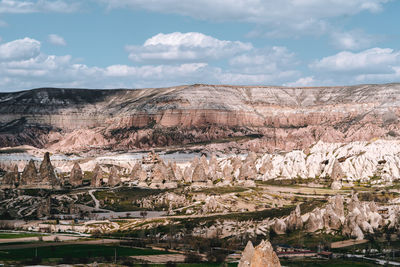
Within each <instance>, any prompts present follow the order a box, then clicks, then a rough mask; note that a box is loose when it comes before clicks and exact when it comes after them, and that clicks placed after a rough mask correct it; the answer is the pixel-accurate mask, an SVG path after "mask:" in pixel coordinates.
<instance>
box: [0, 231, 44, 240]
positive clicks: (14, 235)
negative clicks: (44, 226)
mask: <svg viewBox="0 0 400 267" xmlns="http://www.w3.org/2000/svg"><path fill="white" fill-rule="evenodd" d="M34 236H41V234H38V233H12V232H0V239H10V238H24V237H34Z"/></svg>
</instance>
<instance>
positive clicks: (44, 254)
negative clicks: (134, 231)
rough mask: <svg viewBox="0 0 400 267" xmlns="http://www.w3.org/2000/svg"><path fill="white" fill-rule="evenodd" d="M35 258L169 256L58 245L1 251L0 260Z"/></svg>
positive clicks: (155, 253)
mask: <svg viewBox="0 0 400 267" xmlns="http://www.w3.org/2000/svg"><path fill="white" fill-rule="evenodd" d="M35 250H37V256H38V257H40V258H42V259H49V258H64V257H66V256H68V257H70V258H73V259H74V258H93V257H114V255H115V250H116V252H117V255H118V256H138V255H161V254H169V252H166V251H160V250H152V249H139V248H127V247H119V246H107V245H79V244H78V245H60V246H48V247H39V248H22V249H10V250H7V249H5V250H1V251H0V252H1V253H0V260H24V259H32V258H34V257H35V253H36V251H35Z"/></svg>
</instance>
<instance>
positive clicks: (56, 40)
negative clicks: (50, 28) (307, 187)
mask: <svg viewBox="0 0 400 267" xmlns="http://www.w3.org/2000/svg"><path fill="white" fill-rule="evenodd" d="M48 41H49V42H50V43H51V44H53V45H62V46H64V45H67V43H66V42H65V40H64V38H63V37H61V36H60V35H57V34H49V36H48Z"/></svg>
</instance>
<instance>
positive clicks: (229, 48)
mask: <svg viewBox="0 0 400 267" xmlns="http://www.w3.org/2000/svg"><path fill="white" fill-rule="evenodd" d="M252 48H253V47H252V45H251V44H249V43H243V42H239V41H225V40H219V39H216V38H214V37H211V36H208V35H204V34H202V33H198V32H188V33H180V32H174V33H169V34H163V33H160V34H157V35H155V36H153V37H151V38H150V39H147V40H146V41H145V42H144V44H143V45H142V46H127V47H126V50H127V51H128V52H129V59H131V60H132V61H135V62H170V63H171V62H172V63H173V62H204V61H209V60H216V59H220V58H224V57H228V56H233V55H235V54H237V53H239V52H243V51H248V50H250V49H252Z"/></svg>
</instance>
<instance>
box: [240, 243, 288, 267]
mask: <svg viewBox="0 0 400 267" xmlns="http://www.w3.org/2000/svg"><path fill="white" fill-rule="evenodd" d="M249 242H250V241H249ZM280 266H281V264H280V261H279V258H278V256H277V255H276V253H275V252H274V250H273V248H272V245H271V243H270V242H268V241H264V240H263V241H261V243H260V244H259V245H258V246H256V247H255V248H253V245H252V244H251V243H250V244H249V243H247V245H246V248H245V250H244V251H243V253H242V258H241V259H240V261H239V265H238V267H280Z"/></svg>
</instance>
